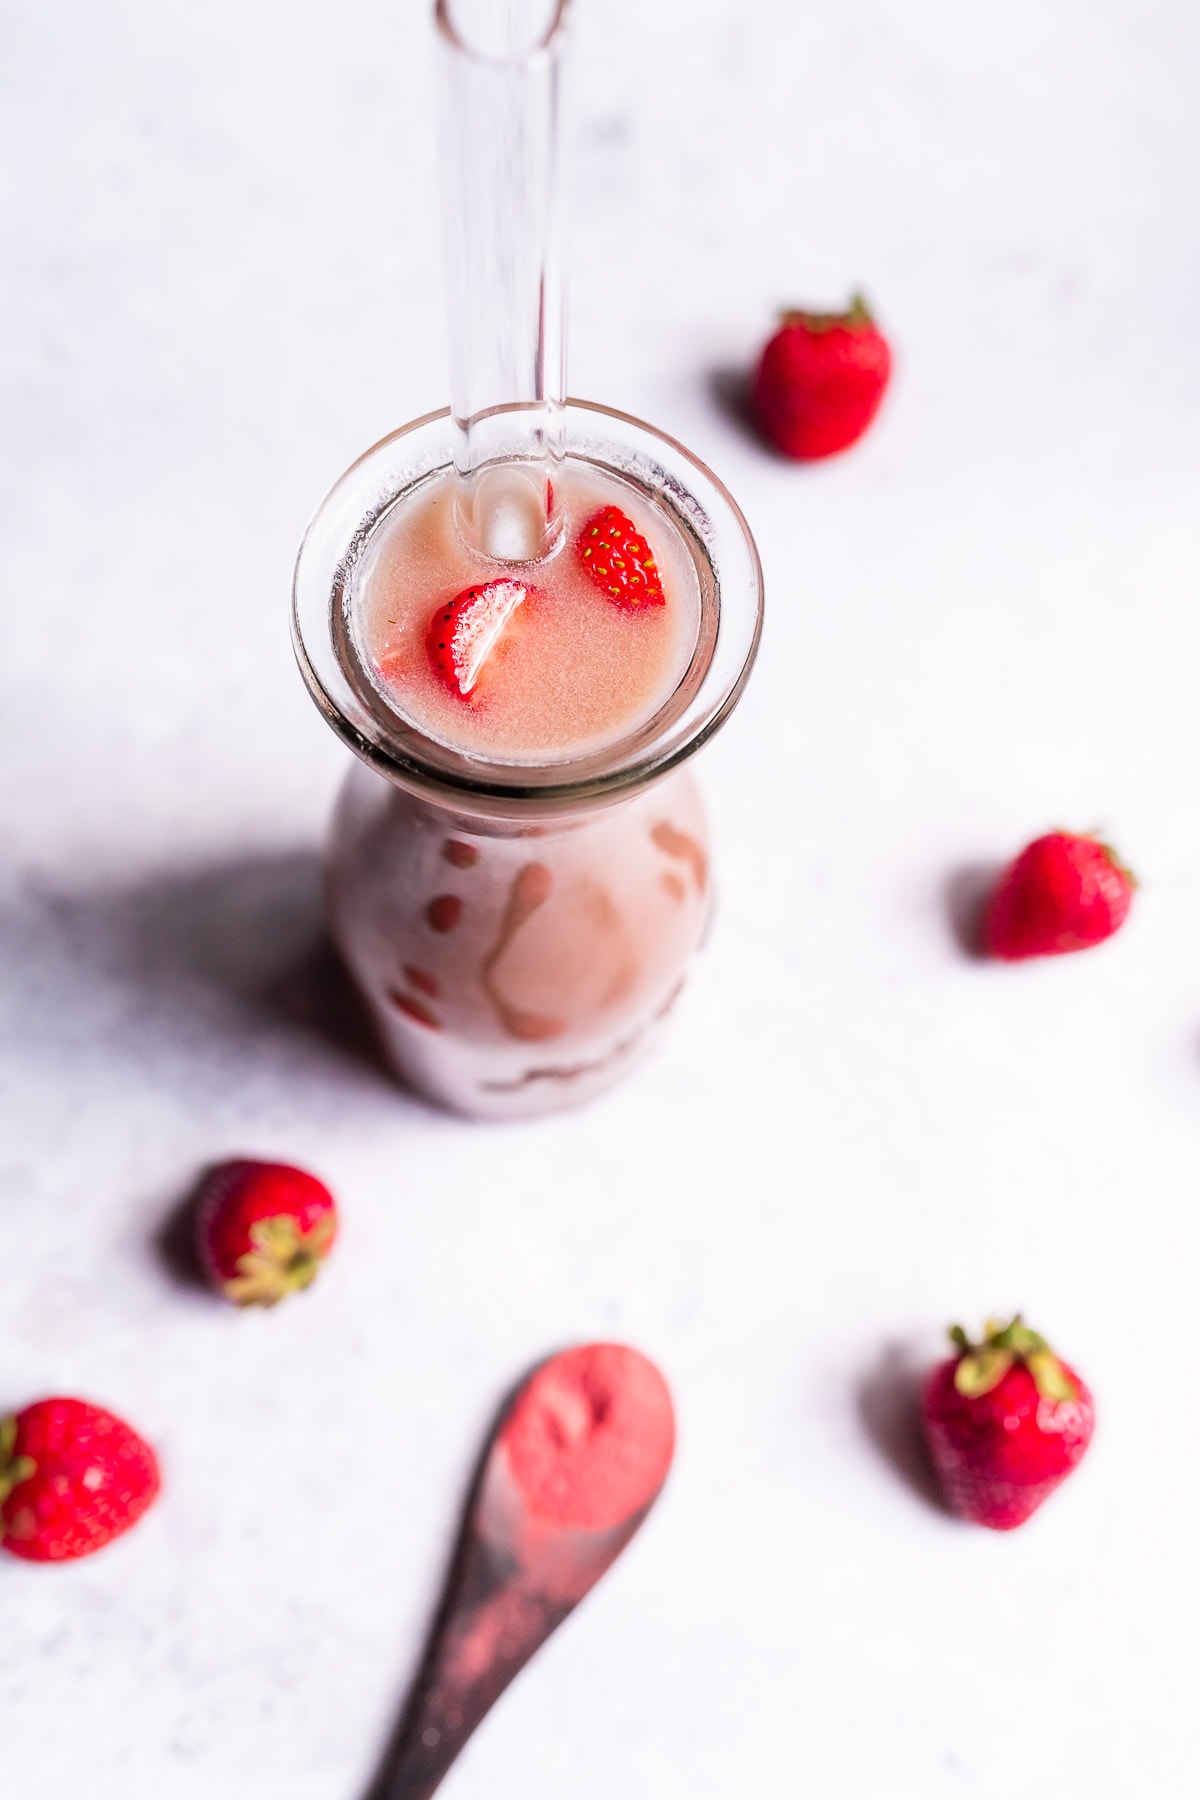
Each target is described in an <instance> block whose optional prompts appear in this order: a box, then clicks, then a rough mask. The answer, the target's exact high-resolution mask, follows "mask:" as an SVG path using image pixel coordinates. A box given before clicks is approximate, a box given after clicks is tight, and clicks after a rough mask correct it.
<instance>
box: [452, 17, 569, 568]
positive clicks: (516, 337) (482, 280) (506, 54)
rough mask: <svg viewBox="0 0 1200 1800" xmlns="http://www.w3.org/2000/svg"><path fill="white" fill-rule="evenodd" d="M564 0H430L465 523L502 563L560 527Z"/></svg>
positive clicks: (550, 541)
mask: <svg viewBox="0 0 1200 1800" xmlns="http://www.w3.org/2000/svg"><path fill="white" fill-rule="evenodd" d="M569 10H570V0H437V23H438V33H439V43H440V51H439V62H440V85H441V93H440V101H441V104H440V136H441V143H440V150H441V172H442V214H443V233H444V242H445V256H446V276H447V290H448V318H449V330H450V386H451V412H452V414H453V416H454V422H455V427H456V440H457V441H456V450H455V465H456V469H457V475H458V494H457V515H458V524H459V529H460V530H461V531H462V533H463V535H464V536H465V537H466V538H467V539H468V541H469V542H471V543H473V544H474V545H475V546H476V547H477V548H478V549H480V550H482V551H483V552H484V553H485V554H486V555H488V556H492V557H495V558H497V559H498V560H500V561H504V562H527V561H533V560H535V559H537V558H539V557H542V556H545V555H546V554H547V553H548V552H549V551H550V550H552V549H553V548H554V546H555V544H556V543H557V541H558V538H559V536H560V534H561V530H562V521H561V509H560V505H559V494H560V491H561V487H560V482H559V478H558V470H559V465H560V464H561V461H562V456H563V415H562V405H563V400H564V398H565V389H566V339H565V330H564V309H563V267H562V168H561V156H560V151H559V113H560V102H561V90H562V64H563V50H564V46H565V43H566V24H567V17H568V13H569Z"/></svg>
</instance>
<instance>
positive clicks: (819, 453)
mask: <svg viewBox="0 0 1200 1800" xmlns="http://www.w3.org/2000/svg"><path fill="white" fill-rule="evenodd" d="M891 372H892V353H891V349H890V347H889V345H888V342H887V339H886V338H885V337H884V335H883V333H882V332H881V331H880V329H879V327H878V325H877V324H876V323H875V320H874V318H873V317H872V316H871V311H870V308H869V307H868V305H867V303H866V301H865V300H864V299H863V296H862V295H861V294H855V296H854V298H853V299H852V300H851V302H850V305H849V307H848V308H847V309H846V311H845V312H840V313H836V312H835V313H825V312H807V311H803V310H799V309H797V310H795V311H791V312H785V313H784V314H783V316H782V319H781V321H780V326H779V329H778V331H776V333H775V335H774V337H772V338H770V339H769V340H768V342H767V345H766V347H765V349H764V350H763V353H762V356H761V358H760V359H759V364H758V369H757V372H756V374H755V376H754V383H753V401H754V410H755V412H756V414H757V415H758V422H759V424H760V425H761V426H762V429H763V431H764V432H765V434H766V436H767V437H768V438H769V439H770V441H771V442H772V444H774V446H775V448H776V449H777V450H781V451H782V452H783V454H784V455H785V456H790V457H793V458H794V459H795V460H796V461H798V462H814V461H817V460H818V459H819V458H821V457H825V456H834V455H836V454H837V453H838V452H839V451H841V450H848V449H849V447H850V445H851V444H854V443H857V441H858V439H859V438H860V437H861V436H862V435H863V433H864V432H865V431H866V429H867V427H868V425H870V423H871V421H872V419H873V418H874V417H875V414H876V413H877V412H878V411H879V407H880V404H881V402H882V400H883V396H884V391H885V389H886V388H887V384H888V381H889V379H890V377H891Z"/></svg>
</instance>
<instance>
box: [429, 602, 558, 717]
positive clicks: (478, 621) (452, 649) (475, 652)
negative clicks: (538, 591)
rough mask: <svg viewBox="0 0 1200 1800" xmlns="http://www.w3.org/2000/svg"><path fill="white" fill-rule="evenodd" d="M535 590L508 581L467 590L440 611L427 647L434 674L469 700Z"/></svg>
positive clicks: (432, 623)
mask: <svg viewBox="0 0 1200 1800" xmlns="http://www.w3.org/2000/svg"><path fill="white" fill-rule="evenodd" d="M532 591H533V590H532V589H531V588H528V587H527V586H526V585H525V583H524V582H523V581H513V580H511V579H508V578H503V579H501V580H499V581H489V582H486V583H485V584H484V586H483V587H470V588H464V589H463V591H462V593H461V594H456V595H455V596H454V599H453V600H451V601H448V602H447V603H446V604H445V605H443V606H439V607H438V609H437V611H436V612H435V613H434V615H433V617H432V619H431V620H430V621H429V630H428V632H427V633H426V636H425V648H426V650H427V651H428V652H429V660H430V662H431V663H432V665H433V669H434V672H435V674H438V675H440V676H441V678H442V680H443V681H444V682H445V683H446V686H447V687H448V688H449V689H450V691H451V693H454V694H457V695H458V696H459V698H460V699H462V700H467V699H469V698H470V696H471V693H472V690H473V689H474V687H475V686H476V684H477V682H478V680H479V677H480V675H481V674H482V672H483V666H484V664H485V663H486V662H487V659H488V657H489V656H490V655H491V654H492V651H493V650H494V649H495V648H496V645H497V644H498V643H499V641H500V639H501V638H502V637H503V635H504V632H505V629H506V627H507V626H508V623H509V621H510V619H511V618H512V616H513V614H514V613H515V612H516V610H517V608H518V607H519V606H523V605H524V604H525V601H526V600H527V599H528V598H529V597H530V595H531V593H532Z"/></svg>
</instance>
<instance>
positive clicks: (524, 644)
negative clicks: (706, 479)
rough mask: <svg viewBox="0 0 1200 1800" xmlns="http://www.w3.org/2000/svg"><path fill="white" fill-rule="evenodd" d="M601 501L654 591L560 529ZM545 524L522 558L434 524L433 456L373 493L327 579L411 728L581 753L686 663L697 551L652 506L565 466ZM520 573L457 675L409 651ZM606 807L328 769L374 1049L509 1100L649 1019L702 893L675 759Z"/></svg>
mask: <svg viewBox="0 0 1200 1800" xmlns="http://www.w3.org/2000/svg"><path fill="white" fill-rule="evenodd" d="M606 504H615V505H617V506H619V507H620V508H621V510H622V512H623V513H624V514H625V515H626V516H627V517H628V518H629V520H630V521H631V522H632V523H633V524H634V525H635V527H636V528H637V530H638V531H639V532H640V533H641V535H642V536H643V537H644V538H645V540H646V542H647V544H648V545H649V546H650V548H651V550H652V552H653V555H654V559H655V562H656V565H657V568H658V571H659V574H660V577H661V581H662V588H663V593H664V596H665V603H664V604H661V605H654V606H647V607H644V608H640V609H637V610H627V609H624V608H622V607H620V606H618V605H616V604H614V603H613V601H612V600H611V599H610V598H608V597H607V596H606V594H605V593H604V592H602V591H601V590H600V588H599V587H598V586H597V584H596V582H595V581H594V580H593V579H592V577H591V576H590V575H589V574H588V572H587V569H586V567H585V565H584V564H583V563H582V562H581V560H580V558H579V556H578V553H577V549H576V545H577V541H578V539H579V534H580V531H581V529H582V527H583V526H584V524H585V523H586V522H587V521H588V520H589V519H590V518H591V517H592V516H593V515H594V514H595V513H596V512H597V511H598V510H599V509H600V508H601V507H603V506H605V505H606ZM559 505H560V507H561V510H562V513H563V515H564V517H565V522H566V523H565V530H564V533H563V536H562V539H561V542H560V544H559V546H558V548H557V549H556V550H555V551H554V552H553V554H552V555H550V556H549V557H546V558H544V559H543V560H542V561H540V562H538V563H537V564H535V565H529V566H521V565H509V564H497V563H496V562H494V561H492V560H491V559H489V558H487V557H484V556H483V555H482V554H480V553H479V552H477V551H475V550H474V549H473V548H471V547H470V546H469V545H468V544H467V543H466V542H465V541H464V540H463V538H462V537H461V535H460V533H459V531H458V528H457V524H456V522H455V512H454V487H453V477H452V476H450V475H449V474H444V475H439V476H435V477H433V478H432V479H430V480H429V481H428V482H425V483H422V484H420V485H419V486H418V487H417V488H416V489H415V490H414V491H413V492H412V493H411V494H409V495H407V496H405V497H403V498H402V499H401V500H400V501H399V502H398V503H396V504H395V505H394V506H393V507H391V508H390V509H389V510H387V511H386V512H385V513H384V514H383V516H382V517H381V519H380V520H379V522H378V524H377V525H376V527H375V529H374V531H373V532H372V533H371V535H370V538H369V539H368V541H367V543H366V544H365V546H364V548H363V550H362V553H361V555H360V557H359V561H358V566H357V570H356V572H355V577H354V580H353V582H352V584H351V586H350V595H351V601H350V629H349V634H348V635H349V639H350V642H351V644H352V645H353V649H354V652H355V660H356V661H357V663H358V666H359V669H360V671H361V676H360V679H364V680H366V681H369V682H370V684H371V686H372V688H373V690H374V693H375V695H376V703H377V704H378V702H380V701H382V702H383V703H384V704H385V705H386V706H387V707H388V708H389V709H392V710H394V713H395V715H396V718H397V721H398V722H401V721H402V722H403V724H404V725H405V726H406V727H408V728H409V729H411V730H415V731H417V732H419V733H420V734H421V736H422V738H423V739H424V740H426V741H428V742H431V743H435V744H439V745H443V746H446V747H447V748H448V749H449V750H450V751H451V752H452V753H455V754H457V756H459V757H461V758H464V759H471V761H473V762H476V763H477V765H478V767H479V768H480V771H481V773H483V774H487V773H489V772H499V773H502V774H505V775H508V776H519V775H520V773H521V770H522V769H526V770H528V771H529V772H530V774H531V775H533V773H534V771H544V770H545V769H546V768H547V767H551V766H554V765H566V764H570V763H572V762H576V763H578V762H579V760H580V759H590V760H592V761H594V760H595V759H598V758H599V759H603V758H604V757H605V755H606V753H608V752H610V751H611V750H612V749H613V748H614V747H615V746H618V745H620V744H627V743H629V742H630V741H636V738H637V736H638V734H639V733H648V732H653V731H654V730H656V729H660V728H661V721H662V720H663V718H664V717H667V718H669V717H670V716H671V714H672V711H673V710H677V709H678V708H679V706H680V705H681V704H682V703H683V698H684V697H686V695H687V693H688V692H689V690H690V689H691V688H694V686H695V683H696V680H697V679H698V678H699V676H700V675H701V674H702V673H703V669H702V668H701V667H697V666H696V665H697V664H699V663H701V662H702V657H701V656H700V655H699V650H698V647H699V645H700V644H701V641H702V639H703V637H704V632H703V630H702V626H703V623H704V606H703V603H702V578H701V570H700V567H699V565H698V563H697V559H696V553H695V550H694V549H693V547H692V546H691V545H690V544H689V542H688V540H687V537H686V535H685V533H684V531H683V530H682V529H681V527H680V525H678V524H677V523H676V522H675V520H674V519H673V518H672V517H671V515H670V514H669V512H668V511H667V509H666V508H665V507H662V506H661V505H658V506H656V505H655V504H654V503H653V502H652V501H651V500H650V499H649V498H648V497H647V496H646V495H645V494H644V492H639V491H638V490H637V489H636V488H634V487H633V486H632V484H630V483H627V482H625V481H622V480H620V478H618V477H616V476H610V475H606V474H602V473H600V472H599V471H597V470H595V469H594V468H592V469H586V468H579V467H571V466H570V465H569V466H568V470H567V472H566V475H565V479H564V480H563V483H562V488H561V491H560V495H559ZM498 578H500V579H518V580H520V581H522V582H524V583H526V584H527V585H528V587H529V589H530V593H529V597H528V599H527V600H526V601H525V602H524V603H523V604H522V605H521V607H520V608H518V609H517V611H515V612H514V613H513V615H512V617H511V620H510V621H509V623H508V624H507V625H506V627H505V629H504V630H503V631H502V633H501V634H500V636H499V637H498V638H497V640H496V642H495V644H494V646H493V648H492V649H491V651H490V654H489V655H488V656H487V658H486V659H485V662H484V664H483V667H482V669H481V672H480V676H479V680H478V684H477V685H476V686H475V687H474V688H473V689H472V691H471V693H470V695H469V697H467V698H464V697H463V696H462V694H461V693H459V692H458V691H456V690H455V689H454V688H452V687H451V686H449V685H448V684H447V682H446V680H445V679H444V678H443V677H442V676H441V675H439V674H438V672H437V670H436V668H435V667H434V665H433V663H432V662H431V659H430V653H429V650H428V648H427V642H426V640H427V635H428V630H429V625H430V621H431V619H432V618H433V617H434V616H435V615H436V614H437V613H438V609H439V608H441V607H443V606H445V605H446V603H448V602H451V601H453V599H454V597H455V596H456V595H458V594H459V593H461V592H462V590H464V589H465V588H468V587H472V586H479V585H482V584H484V583H486V582H489V581H494V580H496V579H498ZM640 785H642V786H643V791H639V792H637V793H635V794H634V796H633V797H632V798H626V799H625V800H624V801H623V803H621V804H619V805H607V806H602V807H596V806H595V805H593V806H591V807H587V806H575V807H569V808H562V807H557V808H554V809H552V810H546V809H542V810H538V811H535V812H533V813H532V814H531V813H530V811H529V809H528V807H527V806H522V805H519V804H513V805H512V806H511V807H510V808H509V809H508V811H507V812H504V811H501V812H500V813H499V815H497V813H496V810H495V809H493V810H492V815H491V816H490V817H487V816H480V815H479V814H478V813H476V812H474V811H473V810H472V809H471V807H470V802H469V799H464V800H463V802H462V804H461V806H460V807H458V808H454V807H452V806H449V807H448V806H447V805H445V804H443V803H440V802H439V801H438V800H433V799H430V798H426V797H422V796H419V795H418V794H416V793H413V792H406V791H404V790H403V788H400V787H393V786H391V785H389V784H388V783H386V782H384V781H381V780H380V779H379V778H378V777H377V776H374V775H372V774H370V773H368V772H366V771H359V772H356V774H355V775H354V776H353V777H352V778H351V781H350V782H349V783H348V785H347V789H346V791H345V793H344V795H343V799H342V802H341V805H340V807H339V811H338V815H337V818H336V821H335V828H334V853H333V856H332V859H331V864H330V875H329V898H330V913H331V919H332V923H333V929H334V933H335V935H336V937H337V939H338V942H339V944H340V946H341V948H342V951H343V954H344V955H345V957H346V960H347V962H348V963H349V965H350V967H351V969H352V970H353V972H354V975H355V977H356V979H357V981H358V984H359V986H360V988H361V989H362V992H363V994H364V996H365V997H366V999H367V1002H368V1004H369V1006H370V1009H371V1012H372V1014H373V1017H374V1019H375V1022H376V1025H377V1027H378V1031H379V1035H380V1039H381V1041H382V1043H383V1045H384V1048H385V1050H386V1052H387V1054H388V1057H389V1060H390V1061H391V1063H392V1065H393V1066H394V1067H395V1069H396V1070H397V1072H398V1073H399V1074H400V1075H401V1076H402V1078H403V1079H405V1080H406V1081H407V1082H408V1083H409V1084H410V1085H412V1086H414V1087H416V1088H417V1089H419V1090H420V1091H422V1092H424V1093H426V1094H428V1095H429V1096H431V1097H432V1098H435V1099H437V1100H439V1101H441V1102H442V1103H443V1104H446V1105H449V1106H451V1107H453V1108H455V1109H456V1110H459V1111H463V1112H468V1113H472V1114H476V1115H480V1116H487V1117H515V1116H520V1115H523V1114H527V1113H534V1112H543V1111H546V1110H550V1109H552V1108H556V1107H559V1106H565V1105H573V1104H575V1103H576V1102H578V1101H579V1100H581V1099H584V1098H586V1097H588V1096H589V1095H590V1094H592V1093H595V1092H598V1091H599V1090H600V1089H602V1088H604V1087H606V1086H608V1085H609V1084H610V1082H612V1081H613V1080H615V1079H616V1078H617V1077H618V1076H619V1075H620V1074H621V1073H622V1072H623V1070H624V1069H625V1067H626V1066H627V1065H628V1064H629V1063H630V1062H631V1061H632V1060H633V1059H634V1058H635V1056H637V1055H638V1054H639V1053H640V1052H641V1051H642V1050H644V1049H645V1048H646V1047H647V1046H648V1045H649V1043H650V1042H651V1041H652V1039H653V1036H654V1034H655V1029H656V1027H657V1025H658V1023H659V1021H660V1020H661V1019H662V1018H664V1017H665V1015H666V1014H667V1012H668V1011H669V1010H670V1008H671V1006H672V1004H673V1002H674V1000H675V998H676V996H677V994H678V992H679V990H680V988H681V986H682V984H683V971H684V967H685V965H686V963H687V961H688V958H689V957H690V955H691V953H692V951H693V950H694V949H695V947H696V945H697V943H698V942H699V940H700V937H701V935H702V933H703V929H704V925H705V921H706V918H707V913H708V848H707V832H706V828H705V822H704V816H703V811H702V808H701V805H700V801H699V797H698V795H697V793H696V790H695V787H694V785H693V783H692V781H691V778H690V776H688V775H686V774H683V773H677V774H675V775H673V776H671V777H669V778H668V779H667V780H664V781H662V782H660V783H658V784H657V785H653V786H650V787H648V788H647V787H644V784H640Z"/></svg>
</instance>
